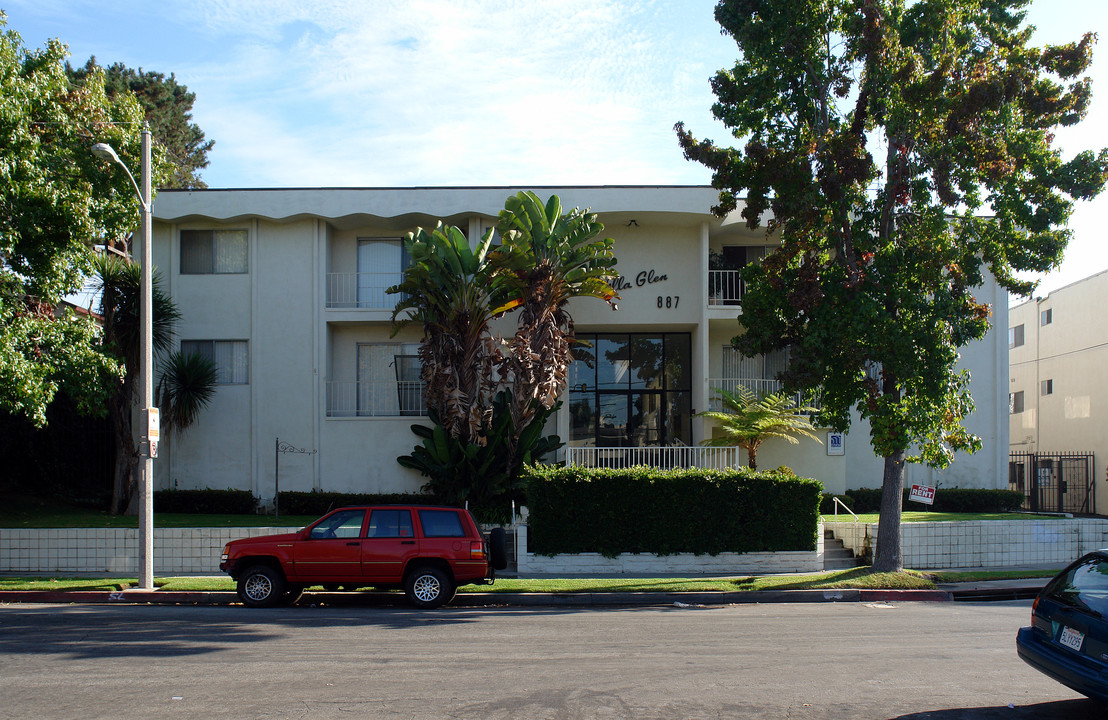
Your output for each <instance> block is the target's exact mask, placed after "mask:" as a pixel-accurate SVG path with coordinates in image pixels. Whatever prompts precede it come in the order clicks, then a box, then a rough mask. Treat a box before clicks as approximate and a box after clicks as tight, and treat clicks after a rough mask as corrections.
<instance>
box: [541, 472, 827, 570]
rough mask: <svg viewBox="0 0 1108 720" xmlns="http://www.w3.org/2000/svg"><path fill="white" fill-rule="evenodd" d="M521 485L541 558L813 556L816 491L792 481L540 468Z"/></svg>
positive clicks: (770, 476)
mask: <svg viewBox="0 0 1108 720" xmlns="http://www.w3.org/2000/svg"><path fill="white" fill-rule="evenodd" d="M526 480H527V506H528V508H529V509H530V512H531V516H530V520H529V523H528V525H529V529H528V548H529V549H530V550H531V551H532V552H535V553H537V554H540V555H557V554H560V553H581V552H599V553H601V554H603V555H605V556H608V557H614V556H616V555H619V554H620V553H624V552H626V553H657V554H659V555H672V554H674V553H681V552H688V553H695V554H697V555H703V554H709V555H716V554H719V553H721V552H758V551H778V550H815V549H816V528H817V522H818V520H819V517H818V510H819V503H820V491H821V489H822V486H821V485H820V483H818V482H817V481H815V480H809V479H806V478H799V477H796V476H795V475H792V474H791V473H779V472H765V473H758V472H752V471H750V470H748V469H746V468H742V469H739V470H728V471H711V470H659V469H657V468H647V467H641V466H640V467H633V468H623V469H605V468H584V467H562V466H551V465H544V466H533V467H529V468H527V472H526Z"/></svg>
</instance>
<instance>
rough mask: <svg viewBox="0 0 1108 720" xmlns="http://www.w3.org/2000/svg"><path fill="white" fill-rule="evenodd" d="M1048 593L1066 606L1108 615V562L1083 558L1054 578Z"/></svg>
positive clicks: (1094, 557) (1095, 558) (1096, 557)
mask: <svg viewBox="0 0 1108 720" xmlns="http://www.w3.org/2000/svg"><path fill="white" fill-rule="evenodd" d="M1048 593H1049V595H1050V596H1051V597H1052V598H1054V599H1056V600H1058V601H1059V602H1062V603H1065V604H1066V605H1073V606H1075V607H1079V608H1083V609H1086V610H1091V611H1093V612H1095V613H1098V614H1101V615H1108V562H1106V561H1105V560H1104V559H1103V558H1100V557H1098V556H1092V557H1088V558H1085V559H1084V560H1082V561H1081V562H1080V563H1078V564H1077V565H1075V566H1074V567H1072V568H1070V570H1069V571H1068V572H1066V573H1065V574H1063V575H1061V576H1059V577H1058V578H1056V579H1055V580H1054V581H1053V582H1052V583H1051V586H1050V590H1049V591H1048Z"/></svg>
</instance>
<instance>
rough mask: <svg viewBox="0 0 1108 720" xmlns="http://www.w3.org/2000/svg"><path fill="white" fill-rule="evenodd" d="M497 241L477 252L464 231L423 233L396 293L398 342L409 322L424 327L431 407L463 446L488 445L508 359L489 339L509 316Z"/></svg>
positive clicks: (411, 244) (413, 238) (411, 247)
mask: <svg viewBox="0 0 1108 720" xmlns="http://www.w3.org/2000/svg"><path fill="white" fill-rule="evenodd" d="M491 241H492V232H491V231H490V232H488V233H486V234H485V236H484V237H483V238H482V239H481V241H480V242H479V243H478V244H477V248H476V249H475V250H471V249H470V247H469V241H468V240H467V239H466V237H465V235H464V234H463V233H462V231H461V230H460V229H458V228H456V227H452V226H450V227H444V226H443V224H442V223H439V224H438V225H437V226H436V227H435V229H434V230H432V231H431V232H427V231H426V230H424V229H423V228H419V229H418V230H417V231H416V232H414V233H412V234H411V235H410V236H409V237H408V241H407V248H408V254H409V255H410V256H411V264H410V265H409V266H408V268H407V269H406V270H405V273H404V280H403V282H401V283H400V284H399V285H396V286H394V287H391V288H389V289H388V292H389V293H390V294H397V293H401V294H402V295H401V299H400V301H399V302H398V303H397V304H396V307H395V309H394V310H393V313H392V319H393V330H392V334H393V336H395V335H396V333H397V332H399V331H400V329H401V328H403V327H404V326H405V325H408V324H409V323H412V322H417V323H420V324H422V326H423V341H422V342H421V343H420V346H419V359H420V361H421V363H422V371H421V378H422V380H423V383H424V391H423V397H424V399H425V401H426V403H427V407H428V408H430V409H431V410H433V411H434V412H435V413H436V416H437V418H438V422H439V423H441V424H442V426H443V428H444V429H445V430H446V431H447V433H448V434H449V435H450V436H451V437H453V438H456V439H458V440H459V441H461V442H462V443H476V444H482V442H483V438H482V431H483V430H484V429H485V428H487V427H488V426H489V424H490V422H491V419H492V398H493V396H494V395H495V393H496V389H497V376H498V372H499V370H500V368H501V366H502V365H503V359H504V358H503V353H502V351H501V349H500V346H499V344H498V343H497V342H495V341H494V340H493V337H492V335H491V333H490V332H489V323H490V322H491V321H492V320H493V318H494V317H496V316H497V315H499V314H501V313H503V312H504V311H505V310H506V309H507V308H505V307H502V306H501V305H502V301H503V293H502V286H503V284H504V283H503V281H502V280H501V279H499V278H498V277H497V276H496V275H495V274H494V272H493V270H494V268H493V266H492V265H491V264H490V263H489V257H488V252H489V245H490V243H491ZM404 313H407V315H404ZM398 318H399V319H398Z"/></svg>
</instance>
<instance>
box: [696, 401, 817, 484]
mask: <svg viewBox="0 0 1108 720" xmlns="http://www.w3.org/2000/svg"><path fill="white" fill-rule="evenodd" d="M715 391H716V393H717V394H718V395H719V399H720V403H721V404H722V406H723V409H722V410H708V411H705V412H702V413H697V414H696V416H697V417H702V418H707V419H709V420H715V421H716V424H717V427H718V428H719V430H720V434H719V435H718V436H717V437H712V438H707V439H705V440H701V441H700V444H701V445H704V446H706V447H732V446H735V445H737V446H739V447H741V448H743V449H744V450H746V457H747V465H749V466H750V469H751V470H757V469H758V448H759V447H761V445H762V443H764V442H765V441H766V440H769V439H770V438H781V439H782V440H785V441H786V442H788V443H791V444H793V445H799V444H800V440H798V439H797V438H801V437H806V438H811V439H813V440H815V441H816V442H820V440H819V437H818V436H816V434H815V432H813V428H812V423H811V421H810V420H809V419H808V418H809V416H810V415H811V414H812V413H814V412H816V408H814V407H809V406H806V405H801V404H800V403H799V402H798V401H797V397H796V395H795V394H794V393H786V392H775V393H770V394H769V395H766V396H765V397H758V395H757V394H756V393H755V392H754V391H753V390H751V389H750V388H747V387H743V386H741V385H740V386H739V387H737V388H736V389H735V390H734V391H731V390H726V389H723V388H716V389H715Z"/></svg>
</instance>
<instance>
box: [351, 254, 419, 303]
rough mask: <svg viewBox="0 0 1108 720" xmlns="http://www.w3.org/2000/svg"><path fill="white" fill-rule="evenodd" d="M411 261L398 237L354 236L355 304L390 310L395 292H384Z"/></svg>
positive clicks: (396, 297)
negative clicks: (355, 267)
mask: <svg viewBox="0 0 1108 720" xmlns="http://www.w3.org/2000/svg"><path fill="white" fill-rule="evenodd" d="M410 264H411V258H410V257H409V256H408V250H407V248H405V247H404V242H403V241H402V240H400V238H358V282H357V288H358V290H357V292H358V296H357V306H358V307H360V308H377V309H392V308H393V307H395V306H396V303H397V302H398V301H399V300H400V296H399V295H389V294H388V293H386V292H385V291H386V290H388V289H389V288H390V287H392V286H393V285H399V284H400V283H401V282H403V280H404V270H405V269H407V267H408V265H410Z"/></svg>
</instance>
